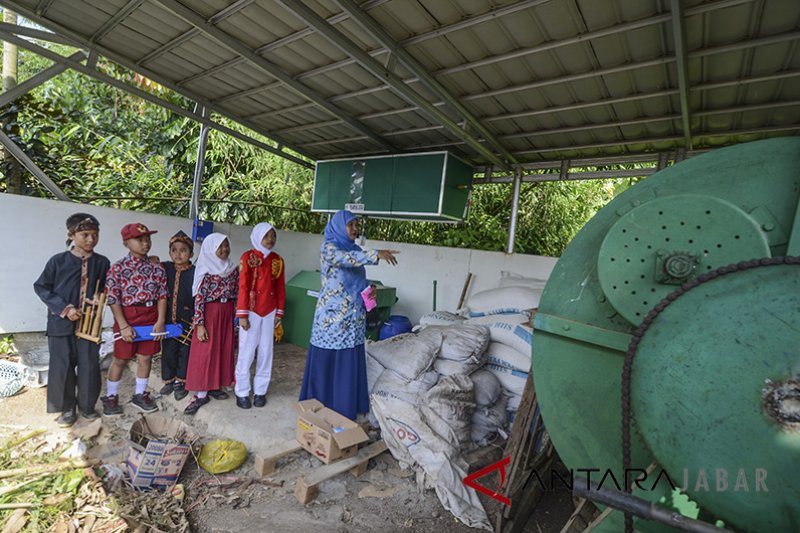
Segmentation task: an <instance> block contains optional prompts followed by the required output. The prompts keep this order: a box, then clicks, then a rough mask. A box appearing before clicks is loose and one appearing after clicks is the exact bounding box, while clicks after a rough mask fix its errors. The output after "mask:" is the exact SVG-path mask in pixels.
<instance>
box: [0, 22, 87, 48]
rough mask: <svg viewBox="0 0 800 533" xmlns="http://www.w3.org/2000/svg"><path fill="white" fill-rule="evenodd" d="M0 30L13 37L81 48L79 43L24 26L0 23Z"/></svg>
mask: <svg viewBox="0 0 800 533" xmlns="http://www.w3.org/2000/svg"><path fill="white" fill-rule="evenodd" d="M0 30H5V31H8V32H11V33H13V34H14V35H24V36H25V37H30V38H31V39H38V40H40V41H47V42H51V43H58V44H63V45H66V46H73V47H75V48H80V47H81V44H80V43H78V42H75V41H73V40H72V39H68V38H66V37H64V36H62V35H58V34H57V33H51V32H49V31H42V30H37V29H35V28H28V27H26V26H18V25H16V24H9V23H8V22H0Z"/></svg>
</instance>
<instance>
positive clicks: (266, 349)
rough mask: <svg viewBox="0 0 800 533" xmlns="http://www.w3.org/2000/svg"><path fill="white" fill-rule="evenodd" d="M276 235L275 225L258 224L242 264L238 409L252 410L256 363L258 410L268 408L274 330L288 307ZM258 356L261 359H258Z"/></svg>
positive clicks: (255, 386) (255, 398)
mask: <svg viewBox="0 0 800 533" xmlns="http://www.w3.org/2000/svg"><path fill="white" fill-rule="evenodd" d="M276 239H277V233H276V232H275V228H273V227H272V224H269V223H267V222H262V223H260V224H256V225H255V227H254V228H253V231H252V232H250V243H251V244H252V245H253V248H251V249H250V250H247V251H246V252H245V253H244V254H242V258H241V259H240V260H239V302H238V303H237V304H236V316H237V317H239V326H240V327H241V330H240V331H239V358H238V359H237V360H236V405H238V406H239V407H241V408H242V409H250V406H251V403H250V367H251V366H253V359H255V360H256V372H255V377H254V378H253V403H252V405H253V406H255V407H264V406H265V405H266V404H267V388H268V387H269V381H270V378H271V376H272V348H273V338H274V336H275V328H276V327H278V326H279V325H280V324H281V319H282V318H283V309H284V305H285V303H286V283H285V282H284V276H283V271H284V268H283V267H284V265H283V259H282V258H281V256H279V255H278V254H277V253H275V252H273V251H272V247H273V246H275V241H276ZM256 354H258V355H256Z"/></svg>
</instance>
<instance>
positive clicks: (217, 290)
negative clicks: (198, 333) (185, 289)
mask: <svg viewBox="0 0 800 533" xmlns="http://www.w3.org/2000/svg"><path fill="white" fill-rule="evenodd" d="M238 292H239V271H238V270H233V271H232V272H231V273H230V274H228V275H227V276H225V277H224V278H223V277H222V276H216V275H214V274H206V275H205V276H203V281H201V282H200V288H199V289H197V294H195V295H194V323H195V325H198V326H202V325H205V323H206V304H207V303H210V302H218V303H223V304H224V303H231V305H234V304H235V303H236V296H237V295H238ZM232 327H233V324H231V328H232Z"/></svg>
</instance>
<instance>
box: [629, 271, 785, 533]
mask: <svg viewBox="0 0 800 533" xmlns="http://www.w3.org/2000/svg"><path fill="white" fill-rule="evenodd" d="M775 265H800V257H796V256H780V257H766V258H763V259H752V260H750V261H742V262H739V263H733V264H730V265H727V266H723V267H720V268H718V269H716V270H712V271H711V272H706V273H705V274H702V275H700V276H698V277H696V278H694V279H692V280H690V281H687V282H686V283H684V284H683V285H681V286H680V287H678V288H677V289H675V290H674V291H672V292H671V293H670V294H668V295H667V296H666V298H664V299H663V300H661V301H660V302H658V304H656V306H655V307H653V308H652V309H651V310H650V312H649V313H648V314H647V316H646V317H644V320H642V323H641V324H639V327H638V328H636V331H635V332H634V334H633V338H632V339H631V342H630V344H629V345H628V351H627V353H626V354H625V363H624V364H623V366H622V467H623V476H624V479H625V491H626V492H627V493H629V494H630V493H631V492H632V490H633V488H632V487H631V485H630V482H629V480H628V472H629V471H630V469H631V373H632V371H633V361H634V358H635V357H636V351H637V349H638V348H639V342H641V340H642V337H643V336H644V334H645V332H647V329H648V328H649V327H650V325H651V324H652V323H653V321H654V320H655V319H656V317H657V316H658V315H659V314H660V313H661V311H663V310H664V309H666V308H667V307H668V306H669V305H670V304H671V303H672V302H674V301H675V300H677V299H678V298H679V297H680V296H682V295H683V294H684V293H686V292H689V291H690V290H692V289H694V288H695V287H697V286H699V285H702V284H703V283H706V282H709V281H712V280H715V279H717V278H720V277H722V276H727V275H728V274H733V273H735V272H741V271H743V270H749V269H752V268H760V267H766V266H775ZM625 533H633V516H632V515H631V514H630V513H625Z"/></svg>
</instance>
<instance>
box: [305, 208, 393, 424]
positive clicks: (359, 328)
mask: <svg viewBox="0 0 800 533" xmlns="http://www.w3.org/2000/svg"><path fill="white" fill-rule="evenodd" d="M357 236H358V221H357V219H356V216H355V215H354V214H353V213H351V212H350V211H338V212H336V214H334V215H333V217H331V219H330V221H329V222H328V225H327V226H325V240H324V242H323V243H322V247H321V248H320V277H321V279H322V289H321V290H320V293H319V299H318V300H317V308H316V311H315V313H314V324H313V326H312V328H311V343H310V345H309V347H308V358H307V359H306V369H305V373H304V375H303V385H302V388H301V389H300V400H306V399H309V398H316V399H317V400H319V401H320V402H322V403H323V404H324V405H325V406H326V407H329V408H331V409H333V410H334V411H337V412H338V413H340V414H342V415H344V416H346V417H348V418H350V419H353V420H355V418H356V416H357V415H358V414H359V413H366V412H367V411H368V410H369V391H368V390H367V363H366V355H365V353H364V338H365V331H366V316H367V312H366V308H365V305H364V300H363V298H362V296H361V292H362V291H364V290H365V289H366V288H367V287H368V285H369V284H368V283H367V275H366V270H365V269H364V265H377V264H378V261H380V260H381V259H383V260H384V261H386V262H387V263H389V264H392V265H396V264H397V259H396V258H395V254H397V253H398V252H397V251H394V250H362V249H361V247H359V246H358V245H357V244H356V243H355V240H356V237H357Z"/></svg>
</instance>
